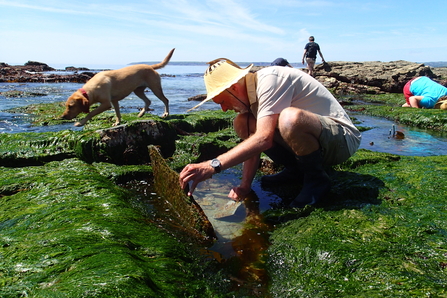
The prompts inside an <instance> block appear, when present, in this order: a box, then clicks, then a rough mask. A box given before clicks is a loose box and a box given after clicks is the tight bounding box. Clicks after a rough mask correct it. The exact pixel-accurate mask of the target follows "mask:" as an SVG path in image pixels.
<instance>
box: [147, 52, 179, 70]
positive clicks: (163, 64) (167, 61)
mask: <svg viewBox="0 0 447 298" xmlns="http://www.w3.org/2000/svg"><path fill="white" fill-rule="evenodd" d="M174 50H175V48H173V49H172V50H171V51H170V52H169V54H168V56H166V58H165V59H164V60H163V61H161V62H160V63H158V64H154V65H151V67H152V68H153V69H159V68H163V67H165V66H166V64H168V63H169V60H171V57H172V54H174Z"/></svg>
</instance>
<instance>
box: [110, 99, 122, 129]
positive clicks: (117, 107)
mask: <svg viewBox="0 0 447 298" xmlns="http://www.w3.org/2000/svg"><path fill="white" fill-rule="evenodd" d="M112 105H113V108H114V109H115V115H116V121H115V123H114V124H113V126H117V125H119V124H120V123H121V112H120V105H119V103H118V102H117V101H112Z"/></svg>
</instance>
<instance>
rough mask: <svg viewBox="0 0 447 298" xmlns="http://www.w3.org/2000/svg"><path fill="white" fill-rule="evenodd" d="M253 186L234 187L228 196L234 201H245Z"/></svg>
mask: <svg viewBox="0 0 447 298" xmlns="http://www.w3.org/2000/svg"><path fill="white" fill-rule="evenodd" d="M250 191H251V188H243V187H233V188H232V189H231V191H230V193H229V194H228V197H229V198H230V199H232V200H233V201H236V202H239V201H243V200H244V199H245V198H246V197H247V196H248V194H249V193H250Z"/></svg>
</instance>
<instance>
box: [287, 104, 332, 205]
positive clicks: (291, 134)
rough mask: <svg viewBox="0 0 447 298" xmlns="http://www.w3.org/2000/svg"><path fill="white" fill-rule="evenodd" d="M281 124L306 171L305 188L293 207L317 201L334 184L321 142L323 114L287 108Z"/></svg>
mask: <svg viewBox="0 0 447 298" xmlns="http://www.w3.org/2000/svg"><path fill="white" fill-rule="evenodd" d="M278 128H279V131H280V134H281V136H282V138H283V139H284V141H285V142H286V143H287V144H288V145H289V147H290V148H291V149H292V151H293V152H294V153H295V154H296V160H297V161H298V163H299V165H300V167H301V169H302V171H303V174H304V182H303V188H302V190H301V192H300V194H299V195H298V196H297V197H296V198H295V200H293V201H292V203H291V204H290V207H304V206H305V205H308V204H310V205H312V204H315V203H317V202H318V201H320V200H321V198H322V197H323V196H324V195H325V194H326V193H327V192H328V191H329V189H330V184H331V183H330V179H329V176H328V175H327V173H326V172H325V170H324V168H323V154H322V151H321V148H320V143H319V137H320V135H321V132H322V125H321V122H320V118H319V117H318V116H317V115H316V114H313V113H311V112H307V111H305V110H301V109H297V108H287V109H284V110H283V111H282V112H281V114H280V116H279V120H278Z"/></svg>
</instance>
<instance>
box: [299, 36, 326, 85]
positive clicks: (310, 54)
mask: <svg viewBox="0 0 447 298" xmlns="http://www.w3.org/2000/svg"><path fill="white" fill-rule="evenodd" d="M317 52H318V53H319V54H320V57H321V61H322V62H323V63H324V62H325V61H324V58H323V54H322V53H321V51H320V46H319V45H318V43H316V42H315V38H314V37H313V36H311V37H309V42H308V43H307V44H306V46H305V47H304V53H303V59H302V63H303V65H304V58H306V62H307V69H308V74H309V75H311V76H312V77H313V76H314V71H315V69H314V67H315V61H316V60H317Z"/></svg>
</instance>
